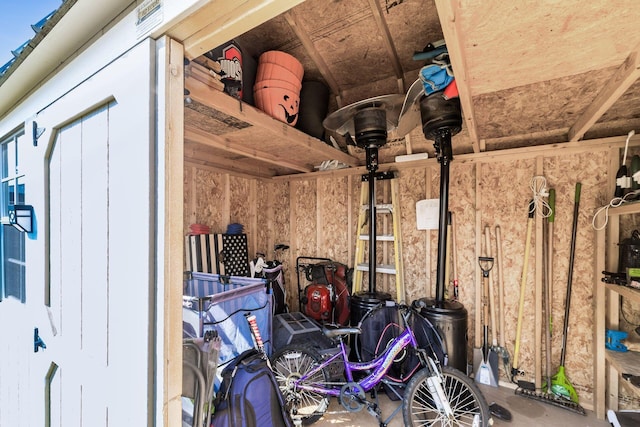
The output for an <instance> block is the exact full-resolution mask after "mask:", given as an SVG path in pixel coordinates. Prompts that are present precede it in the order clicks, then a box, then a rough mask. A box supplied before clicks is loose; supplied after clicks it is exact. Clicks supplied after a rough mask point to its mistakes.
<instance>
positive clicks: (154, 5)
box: [136, 0, 163, 38]
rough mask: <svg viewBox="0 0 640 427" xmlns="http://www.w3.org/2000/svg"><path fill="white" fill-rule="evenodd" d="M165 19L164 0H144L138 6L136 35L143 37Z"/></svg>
mask: <svg viewBox="0 0 640 427" xmlns="http://www.w3.org/2000/svg"><path fill="white" fill-rule="evenodd" d="M162 19H163V13H162V0H144V1H143V2H142V3H141V4H140V5H139V6H138V7H136V36H137V37H138V38H142V37H143V36H144V35H146V34H147V33H148V32H149V31H151V30H152V29H153V28H155V27H157V26H158V25H159V24H160V23H161V22H162Z"/></svg>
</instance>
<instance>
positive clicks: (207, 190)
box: [185, 169, 227, 233]
mask: <svg viewBox="0 0 640 427" xmlns="http://www.w3.org/2000/svg"><path fill="white" fill-rule="evenodd" d="M191 179H192V182H191V183H187V185H186V186H187V187H190V190H189V191H190V192H191V196H192V197H191V198H190V200H189V202H190V203H189V207H190V212H191V215H185V218H187V217H191V218H193V221H192V222H194V223H198V224H205V225H208V226H209V227H210V228H211V231H212V232H213V233H224V232H225V231H226V229H227V223H226V218H225V217H224V212H225V210H224V209H221V206H222V207H224V205H225V204H226V200H227V199H226V197H227V191H226V188H225V186H226V180H225V179H226V178H225V175H222V174H219V173H215V172H212V171H211V170H207V169H197V170H195V169H194V170H193V172H192V173H191ZM185 228H186V231H188V230H189V224H186V227H185Z"/></svg>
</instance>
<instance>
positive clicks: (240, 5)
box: [175, 0, 304, 59]
mask: <svg viewBox="0 0 640 427" xmlns="http://www.w3.org/2000/svg"><path fill="white" fill-rule="evenodd" d="M303 1H304V0H267V1H265V0H234V1H232V2H229V1H226V0H211V1H209V2H208V3H207V5H206V6H204V7H203V8H201V9H199V10H198V11H196V12H195V13H193V14H192V15H191V16H190V17H189V18H187V19H185V20H184V21H183V22H182V23H181V25H180V28H178V29H176V30H175V33H176V34H179V35H180V36H182V37H183V38H184V50H185V56H186V57H187V58H189V59H193V58H196V57H198V56H200V55H202V54H204V53H205V52H208V51H210V50H211V49H214V48H215V47H217V46H220V45H222V44H223V43H226V42H227V41H229V40H231V39H232V38H234V37H237V36H239V35H240V34H243V33H246V32H247V31H249V30H251V29H252V28H255V27H257V26H258V25H260V24H262V23H264V22H266V21H268V20H270V19H272V18H275V17H276V16H278V15H280V14H281V13H283V12H286V11H287V10H289V9H291V8H292V7H294V6H297V5H298V4H300V3H302V2H303ZM230 5H231V6H230ZM221 11H222V12H221ZM203 18H205V20H206V22H202V21H203ZM187 34H188V35H187Z"/></svg>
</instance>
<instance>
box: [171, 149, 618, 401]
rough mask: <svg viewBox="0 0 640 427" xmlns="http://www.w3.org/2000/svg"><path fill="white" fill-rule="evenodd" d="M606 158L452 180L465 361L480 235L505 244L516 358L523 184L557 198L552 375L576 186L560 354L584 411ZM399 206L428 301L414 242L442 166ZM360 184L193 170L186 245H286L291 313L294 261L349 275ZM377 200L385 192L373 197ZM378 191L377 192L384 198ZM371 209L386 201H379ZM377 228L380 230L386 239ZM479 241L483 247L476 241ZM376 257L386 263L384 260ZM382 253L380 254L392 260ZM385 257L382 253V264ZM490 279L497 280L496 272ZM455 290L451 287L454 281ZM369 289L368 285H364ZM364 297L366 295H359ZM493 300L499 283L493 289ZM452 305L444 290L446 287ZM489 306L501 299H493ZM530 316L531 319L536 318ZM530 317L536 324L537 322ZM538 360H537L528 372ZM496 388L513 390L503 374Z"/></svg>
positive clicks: (534, 268) (467, 164)
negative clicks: (595, 222) (204, 241)
mask: <svg viewBox="0 0 640 427" xmlns="http://www.w3.org/2000/svg"><path fill="white" fill-rule="evenodd" d="M608 165H609V151H608V148H607V149H605V148H603V149H601V150H590V151H584V152H577V153H576V152H572V153H571V154H561V153H560V154H554V152H553V151H549V152H546V153H545V154H544V155H540V156H539V157H529V158H522V159H520V158H516V157H515V156H512V157H504V159H503V160H499V159H496V158H493V159H490V158H487V159H486V160H485V161H483V162H480V161H475V160H474V161H460V162H456V159H454V160H453V162H452V164H451V171H450V191H449V196H450V197H449V207H450V210H451V212H452V213H453V214H454V217H455V222H456V233H455V239H456V248H457V260H458V262H457V271H458V279H459V291H460V294H459V299H460V301H461V302H462V304H463V305H464V306H465V308H466V309H467V310H468V330H469V343H468V347H469V353H468V354H469V359H470V360H471V354H472V352H471V350H472V347H473V343H474V338H475V337H474V334H475V331H476V326H477V325H476V322H475V318H476V313H477V310H478V309H481V306H478V304H477V300H476V287H477V285H478V282H479V281H480V279H481V274H480V269H479V265H478V256H481V255H484V236H483V235H482V233H483V231H484V227H485V226H488V227H489V228H490V231H491V241H492V247H493V254H494V256H495V250H496V249H495V228H496V226H499V227H500V229H501V236H502V251H503V255H504V259H503V271H504V286H505V295H504V299H505V303H506V306H505V310H504V315H505V318H506V327H505V331H504V333H505V334H506V347H507V349H508V350H509V353H510V354H511V355H512V356H513V350H514V341H515V334H516V325H517V318H518V308H519V299H520V288H521V282H522V271H523V266H524V262H523V261H524V253H525V237H526V231H527V220H528V205H529V201H530V200H531V198H532V195H533V191H532V189H531V181H532V178H533V177H534V176H543V177H544V178H545V179H546V182H547V187H548V188H554V189H555V190H556V195H557V196H556V199H557V202H556V217H555V233H554V237H553V239H554V248H555V253H554V255H553V271H554V275H553V276H554V279H553V302H552V307H553V308H552V313H551V314H552V318H553V340H552V367H551V370H552V372H551V373H552V374H553V373H555V372H556V370H557V368H558V364H559V360H560V350H561V337H562V323H563V320H564V307H565V303H566V300H565V297H566V288H567V281H568V269H569V250H570V242H571V231H572V222H573V208H574V195H575V185H576V182H580V183H581V184H582V193H581V200H580V209H579V218H578V233H577V240H576V256H575V263H574V267H573V281H572V294H571V310H570V317H569V333H568V341H567V354H566V363H565V366H566V372H567V375H568V376H569V379H570V381H571V382H572V383H573V385H574V387H575V388H576V390H577V392H578V394H579V396H580V399H581V403H583V404H584V405H585V406H587V407H589V406H590V402H591V400H592V393H593V389H592V383H593V381H592V375H593V359H592V345H593V343H592V335H593V333H592V330H593V314H594V311H593V296H592V287H593V282H594V277H593V276H594V271H593V260H594V245H593V242H594V230H593V228H592V226H591V219H592V216H593V212H594V211H595V210H596V208H597V207H599V206H600V205H601V204H602V201H603V200H608V199H609V198H610V196H611V195H612V189H609V188H608V177H607V173H606V172H607V169H608ZM397 179H398V180H399V188H400V202H401V212H400V216H401V221H402V222H401V233H402V240H403V247H402V251H403V264H404V270H405V274H404V280H405V287H406V294H407V295H406V299H407V301H412V300H414V299H416V298H421V297H433V296H435V281H436V268H437V245H438V241H437V237H438V236H437V231H425V230H418V229H417V226H416V202H417V201H419V200H422V199H426V198H438V197H439V192H440V189H439V185H440V166H439V164H438V163H435V162H433V163H430V164H429V165H428V166H425V167H421V168H414V169H402V170H401V171H399V172H398V178H397ZM360 188H361V180H360V176H359V175H351V176H344V175H342V176H339V175H336V176H333V175H322V176H321V177H319V178H309V179H298V178H297V179H295V180H290V181H287V180H280V179H276V180H270V181H262V180H259V179H253V178H247V177H237V176H232V175H228V174H225V173H217V172H215V171H213V170H207V169H202V168H200V167H198V166H195V165H191V166H187V167H186V169H185V224H184V226H185V233H186V232H188V226H189V224H190V223H193V222H201V223H205V224H207V225H209V226H211V227H212V229H213V230H214V231H215V232H224V230H225V229H226V226H227V225H228V223H230V222H240V223H242V224H244V225H245V231H246V232H247V234H248V235H249V236H250V242H251V243H250V245H251V248H252V249H253V250H254V251H255V250H261V251H264V252H266V253H267V254H268V256H272V254H273V252H272V247H273V245H274V244H275V243H285V244H288V245H290V249H289V251H288V252H287V253H286V254H285V258H284V261H285V270H286V282H287V285H288V290H289V305H290V306H291V307H292V308H293V309H294V310H297V307H298V305H297V297H298V295H297V293H298V292H297V274H296V271H295V263H296V258H297V257H299V256H309V257H327V258H331V259H334V260H335V261H338V262H341V263H344V264H347V265H348V266H353V256H354V247H355V235H356V231H355V227H356V221H357V215H358V210H359V205H360V201H359V198H360ZM379 188H382V187H380V186H379ZM381 191H384V190H381ZM379 197H382V196H381V195H379ZM543 221H544V219H543V218H542V217H538V216H536V217H535V219H534V224H533V230H532V238H531V246H530V256H529V260H528V275H527V277H526V279H525V286H524V309H523V322H522V325H523V326H522V335H521V338H522V341H521V345H520V354H519V360H520V363H519V366H518V367H519V368H520V369H522V370H523V371H524V372H525V375H524V377H522V378H520V379H524V380H527V381H535V380H536V379H537V377H539V376H540V375H541V374H542V375H544V373H545V372H544V370H545V364H544V360H545V359H544V356H545V355H544V345H543V341H542V336H541V335H539V334H540V330H539V329H536V325H539V324H541V322H542V319H543V317H542V316H543V313H541V312H540V311H539V310H536V306H537V305H538V306H539V307H541V306H542V305H541V303H540V302H538V303H537V304H536V302H537V301H541V300H540V298H541V294H540V289H541V285H540V281H541V280H542V279H541V277H542V273H541V268H542V264H541V262H542V261H541V253H542V252H541V245H542V241H541V240H540V239H541V237H542V224H543ZM388 226H389V225H388V224H385V223H379V225H378V227H379V229H381V228H382V229H384V227H388ZM478 238H480V240H479V239H478ZM250 251H251V249H250ZM380 252H383V255H381V254H380ZM389 255H390V253H389V254H388V256H389ZM381 256H384V251H381V250H380V249H379V258H380V257H381ZM491 274H495V275H496V279H497V271H494V272H493V273H491ZM452 279H453V277H452ZM378 282H379V283H381V285H380V286H381V289H379V290H383V291H387V292H390V293H391V294H392V295H394V294H395V282H394V281H393V280H389V281H386V282H385V281H384V280H383V279H382V278H378ZM365 283H367V282H366V275H365ZM365 286H366V285H365ZM495 287H496V289H497V281H496V286H495ZM447 289H448V291H449V297H451V293H452V290H451V287H450V285H449V284H448V285H447ZM495 299H496V302H497V301H498V296H497V295H496V297H495ZM536 311H538V313H537V314H536ZM536 316H538V317H536ZM536 358H538V360H537V361H536ZM501 377H502V379H503V380H505V381H509V378H508V377H507V376H506V375H505V374H504V371H502V367H501Z"/></svg>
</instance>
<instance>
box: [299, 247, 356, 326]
mask: <svg viewBox="0 0 640 427" xmlns="http://www.w3.org/2000/svg"><path fill="white" fill-rule="evenodd" d="M296 272H297V274H298V295H299V298H300V300H299V301H300V311H301V312H302V313H303V314H305V315H306V316H308V317H310V318H311V319H313V320H316V321H318V322H320V323H334V324H338V325H342V326H347V325H349V316H350V311H349V294H350V293H351V279H352V277H353V269H351V268H347V266H346V265H344V264H341V263H339V262H335V261H333V260H331V259H329V258H316V257H298V258H297V259H296ZM301 276H303V277H304V283H305V285H304V289H303V287H302V281H301Z"/></svg>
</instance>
